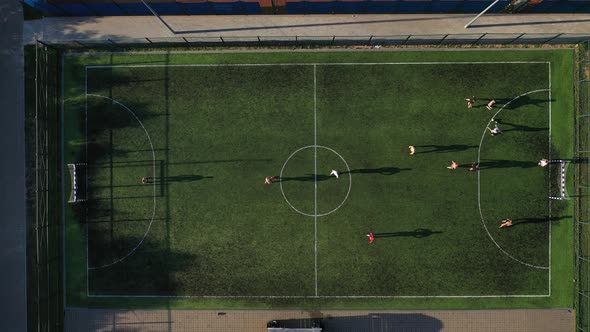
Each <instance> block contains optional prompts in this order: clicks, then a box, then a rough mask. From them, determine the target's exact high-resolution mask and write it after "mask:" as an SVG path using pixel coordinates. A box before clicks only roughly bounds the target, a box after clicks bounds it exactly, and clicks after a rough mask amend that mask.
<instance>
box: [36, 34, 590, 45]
mask: <svg viewBox="0 0 590 332" xmlns="http://www.w3.org/2000/svg"><path fill="white" fill-rule="evenodd" d="M176 33H177V36H175V37H143V38H120V37H111V38H105V39H92V40H89V39H72V40H44V41H43V43H45V44H48V45H54V46H59V47H67V48H70V49H82V50H84V49H88V50H91V49H105V48H106V49H119V48H121V49H123V48H142V47H148V48H149V47H166V46H169V47H200V46H251V47H281V46H302V47H305V46H359V47H379V46H397V47H404V46H429V47H432V46H440V47H452V46H457V47H469V46H486V45H488V46H492V45H500V46H515V45H531V44H532V45H557V44H570V45H574V44H578V43H581V42H584V41H586V40H588V39H590V33H587V34H572V33H477V34H440V35H388V36H241V37H240V36H233V37H232V36H219V37H194V36H189V35H190V32H189V31H185V32H183V31H177V32H176ZM183 33H186V37H185V36H180V35H182V34H183Z"/></svg>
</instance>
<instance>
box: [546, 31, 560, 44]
mask: <svg viewBox="0 0 590 332" xmlns="http://www.w3.org/2000/svg"><path fill="white" fill-rule="evenodd" d="M561 35H563V33H558V34H556V35H555V36H554V37H551V38H549V39H547V40H546V41H544V42H543V44H547V43H548V42H550V41H552V40H553V39H555V38H557V37H559V36H561Z"/></svg>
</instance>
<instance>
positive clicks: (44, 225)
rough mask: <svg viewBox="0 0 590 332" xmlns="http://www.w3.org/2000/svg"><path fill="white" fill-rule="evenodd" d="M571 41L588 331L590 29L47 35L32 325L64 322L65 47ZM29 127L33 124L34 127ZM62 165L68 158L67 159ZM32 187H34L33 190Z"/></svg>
mask: <svg viewBox="0 0 590 332" xmlns="http://www.w3.org/2000/svg"><path fill="white" fill-rule="evenodd" d="M559 44H566V45H569V46H571V47H574V46H575V47H576V57H577V62H576V71H575V112H576V113H575V147H574V148H575V151H574V154H575V158H576V163H575V164H576V167H575V175H574V195H573V196H574V197H575V200H574V201H575V207H574V214H575V232H574V233H575V241H574V246H575V256H574V257H572V259H574V262H575V280H574V291H575V303H574V307H575V309H576V312H577V315H576V316H577V322H576V328H577V331H588V332H590V199H589V195H590V167H589V164H590V33H588V34H567V33H563V34H561V33H560V34H530V33H523V34H487V33H484V34H461V35H436V36H433V35H430V36H424V35H405V36H346V37H341V36H323V37H322V36H278V37H269V36H266V37H263V36H254V37H170V38H150V37H145V38H140V39H123V38H108V39H93V40H81V39H80V40H43V41H38V42H37V43H36V46H35V50H36V56H35V60H36V61H35V66H36V69H35V96H36V98H35V100H36V104H35V105H34V107H35V108H34V118H35V121H34V125H32V127H33V133H34V134H35V135H34V136H35V137H34V142H35V145H34V149H35V151H34V153H33V154H32V157H31V158H32V159H33V162H32V163H31V164H32V165H33V171H32V172H29V180H28V184H29V188H30V189H29V192H30V193H32V194H30V195H29V215H30V216H33V217H31V218H29V223H28V230H29V233H28V253H29V254H28V284H29V291H28V297H29V298H28V303H29V330H30V331H50V330H62V329H63V308H64V302H63V294H62V293H63V270H62V269H63V255H64V253H63V250H62V248H63V247H62V239H63V238H62V236H63V229H62V228H61V227H62V226H61V217H60V216H61V210H60V208H59V207H60V206H61V204H62V202H61V200H62V198H61V191H60V189H59V188H60V183H61V181H62V180H61V179H60V178H59V177H56V176H55V174H61V171H60V167H61V166H60V162H61V160H60V159H59V158H60V157H59V156H60V155H61V154H60V153H61V151H60V147H61V144H59V142H61V141H60V139H61V138H60V135H61V134H60V133H61V126H60V121H59V119H60V118H59V113H60V111H59V109H60V97H59V95H60V83H59V82H60V60H59V58H60V54H62V53H64V52H80V51H82V52H84V51H103V50H104V51H109V52H117V51H121V52H124V51H132V50H137V49H143V48H147V49H156V50H158V49H159V50H161V51H165V50H169V48H191V47H208V46H212V47H215V48H219V47H224V46H246V47H260V46H262V47H271V48H272V47H281V46H301V47H304V48H305V47H307V46H310V47H313V46H335V47H338V46H358V47H360V48H376V47H378V46H401V47H403V46H411V45H413V46H426V47H431V46H439V47H451V48H452V47H455V46H456V47H471V46H474V47H478V46H483V47H485V46H488V45H489V46H492V47H493V46H500V47H512V46H517V45H525V46H523V47H527V46H530V45H533V47H535V46H542V45H547V46H548V47H551V46H550V45H559ZM30 131H31V130H29V132H30ZM62 166H63V165H62ZM31 188H32V190H31Z"/></svg>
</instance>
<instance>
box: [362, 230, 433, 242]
mask: <svg viewBox="0 0 590 332" xmlns="http://www.w3.org/2000/svg"><path fill="white" fill-rule="evenodd" d="M441 233H442V232H439V231H432V230H430V229H426V228H417V229H415V230H413V231H402V232H393V233H374V234H373V235H374V236H375V237H376V238H377V237H413V238H417V239H421V238H424V237H429V236H430V235H432V234H441Z"/></svg>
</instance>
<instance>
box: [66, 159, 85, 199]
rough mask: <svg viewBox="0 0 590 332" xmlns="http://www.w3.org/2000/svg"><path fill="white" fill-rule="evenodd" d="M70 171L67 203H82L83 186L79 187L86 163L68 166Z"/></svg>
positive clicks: (83, 197)
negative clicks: (69, 189) (69, 188)
mask: <svg viewBox="0 0 590 332" xmlns="http://www.w3.org/2000/svg"><path fill="white" fill-rule="evenodd" d="M68 169H69V170H70V180H71V181H70V183H71V191H70V198H69V199H68V203H77V202H83V201H85V200H86V190H85V186H83V185H81V184H82V181H81V179H82V178H83V177H82V174H83V173H85V172H86V163H77V164H68Z"/></svg>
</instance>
